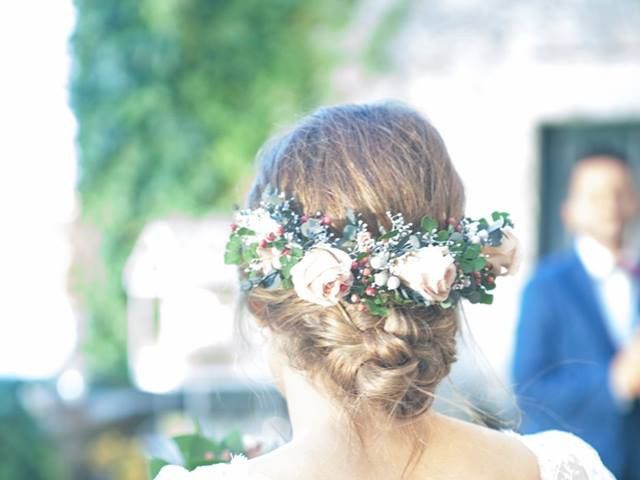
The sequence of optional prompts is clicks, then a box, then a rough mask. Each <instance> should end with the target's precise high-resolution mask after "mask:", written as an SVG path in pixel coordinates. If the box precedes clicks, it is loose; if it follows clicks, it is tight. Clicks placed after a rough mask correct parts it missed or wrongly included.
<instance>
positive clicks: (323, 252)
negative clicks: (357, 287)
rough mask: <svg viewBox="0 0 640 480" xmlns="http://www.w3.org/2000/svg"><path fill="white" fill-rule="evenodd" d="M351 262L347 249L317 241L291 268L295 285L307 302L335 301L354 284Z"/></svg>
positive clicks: (327, 303) (326, 304) (325, 304)
mask: <svg viewBox="0 0 640 480" xmlns="http://www.w3.org/2000/svg"><path fill="white" fill-rule="evenodd" d="M351 263H352V259H351V257H350V256H349V254H348V253H347V252H345V251H343V250H339V249H337V248H333V247H331V246H330V245H326V244H321V245H316V246H315V247H313V248H312V249H311V250H309V251H308V252H306V253H305V254H304V256H303V257H302V259H301V260H300V261H299V262H298V263H296V264H295V265H294V266H293V267H292V268H291V280H292V282H293V288H294V289H295V291H296V293H297V294H298V296H299V297H300V298H302V299H304V300H306V301H308V302H311V303H316V304H318V305H323V306H325V307H328V306H331V305H335V304H337V303H338V302H339V301H340V299H341V298H342V297H344V296H345V295H346V294H347V293H348V292H349V289H350V288H351V285H352V284H353V275H352V274H351Z"/></svg>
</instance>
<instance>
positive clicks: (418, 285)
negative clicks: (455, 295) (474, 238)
mask: <svg viewBox="0 0 640 480" xmlns="http://www.w3.org/2000/svg"><path fill="white" fill-rule="evenodd" d="M392 273H393V274H394V275H396V276H398V277H399V278H400V281H401V282H402V283H404V284H405V285H407V286H408V287H409V288H410V289H412V290H415V291H416V292H418V293H419V294H420V295H422V296H423V297H424V298H425V299H426V300H428V301H429V302H443V301H444V300H446V299H447V298H448V297H449V291H450V290H451V285H453V282H454V281H455V279H456V266H455V265H454V263H453V257H452V256H451V254H450V253H449V250H448V249H447V248H446V247H438V246H435V245H431V246H428V247H423V248H420V249H419V250H416V251H415V252H409V253H407V254H405V255H403V256H402V257H400V258H398V260H397V261H396V263H395V265H394V266H393V267H392Z"/></svg>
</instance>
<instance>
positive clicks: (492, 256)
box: [482, 227, 522, 275]
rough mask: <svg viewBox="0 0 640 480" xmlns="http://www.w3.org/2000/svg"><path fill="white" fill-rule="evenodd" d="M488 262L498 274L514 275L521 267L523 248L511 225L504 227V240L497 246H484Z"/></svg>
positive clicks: (483, 251) (483, 250)
mask: <svg viewBox="0 0 640 480" xmlns="http://www.w3.org/2000/svg"><path fill="white" fill-rule="evenodd" d="M482 253H483V254H485V255H486V258H487V263H488V264H489V265H490V266H491V269H492V270H493V273H495V274H496V275H513V274H515V273H516V272H517V271H518V269H519V268H520V263H521V261H522V248H521V246H520V241H519V240H518V237H516V236H515V234H514V233H513V229H512V228H511V227H504V228H503V229H502V242H501V243H500V245H498V246H497V247H488V246H487V247H484V248H483V249H482Z"/></svg>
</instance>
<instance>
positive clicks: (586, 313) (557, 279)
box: [513, 252, 640, 480]
mask: <svg viewBox="0 0 640 480" xmlns="http://www.w3.org/2000/svg"><path fill="white" fill-rule="evenodd" d="M615 350H616V347H615V345H614V343H613V340H612V339H611V337H610V335H609V332H608V330H607V327H606V323H605V319H604V317H603V313H602V309H601V307H600V304H599V301H598V300H597V297H596V294H595V289H594V285H593V282H592V280H591V279H590V277H589V276H588V274H587V272H586V271H585V269H584V267H583V265H582V262H581V261H580V260H579V258H578V256H577V254H576V253H575V252H569V253H565V254H561V255H556V256H553V257H549V258H548V259H546V260H545V261H543V262H542V263H541V265H540V267H539V268H538V270H537V272H536V273H535V275H534V276H533V278H532V279H531V280H530V282H529V283H528V285H527V286H526V288H525V290H524V293H523V298H522V304H521V312H520V318H519V323H518V329H517V335H516V348H515V356H514V363H513V377H514V380H515V383H516V393H517V395H518V403H519V406H520V409H521V411H522V413H523V419H522V430H523V431H524V432H526V433H531V432H536V431H541V430H548V429H562V430H568V431H570V432H573V433H575V434H576V435H578V436H580V437H582V438H583V439H584V440H586V441H587V442H588V443H590V444H591V445H592V446H593V447H594V448H595V449H596V450H597V451H598V452H599V453H600V456H601V458H602V460H603V462H604V463H605V465H607V467H608V468H609V469H610V470H611V471H612V473H613V474H614V475H616V478H618V479H625V480H627V479H629V480H630V479H633V480H640V408H639V406H638V402H637V401H636V402H634V404H632V405H630V406H629V408H628V409H626V410H624V409H622V408H621V405H619V404H618V403H617V402H616V399H615V398H614V397H613V396H612V393H611V389H610V387H609V373H608V372H609V363H610V362H611V360H612V358H613V356H614V354H615Z"/></svg>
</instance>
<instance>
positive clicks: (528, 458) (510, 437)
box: [444, 418, 540, 480]
mask: <svg viewBox="0 0 640 480" xmlns="http://www.w3.org/2000/svg"><path fill="white" fill-rule="evenodd" d="M444 423H445V425H447V428H449V429H450V432H448V435H449V436H450V438H451V439H452V442H453V443H455V444H456V448H457V449H458V451H459V452H460V453H459V456H460V457H461V458H465V459H466V462H465V463H467V464H468V465H469V467H470V468H472V469H480V470H481V471H484V472H486V474H487V478H496V479H497V478H500V479H501V478H505V479H516V478H517V479H523V480H537V479H539V478H540V472H539V465H538V459H537V457H536V455H535V453H534V452H533V451H532V450H531V449H530V448H529V447H528V446H527V445H526V444H525V443H524V442H522V441H521V440H520V438H518V436H517V435H515V434H508V433H504V432H501V431H499V430H493V429H490V428H487V427H484V426H480V425H475V424H472V423H469V422H464V421H461V420H456V419H452V418H446V419H445V420H444Z"/></svg>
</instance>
